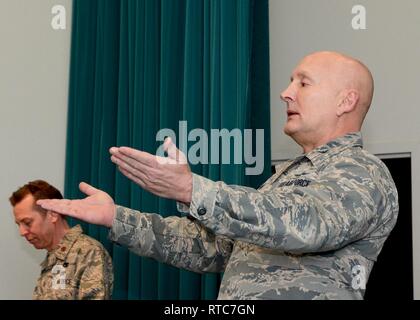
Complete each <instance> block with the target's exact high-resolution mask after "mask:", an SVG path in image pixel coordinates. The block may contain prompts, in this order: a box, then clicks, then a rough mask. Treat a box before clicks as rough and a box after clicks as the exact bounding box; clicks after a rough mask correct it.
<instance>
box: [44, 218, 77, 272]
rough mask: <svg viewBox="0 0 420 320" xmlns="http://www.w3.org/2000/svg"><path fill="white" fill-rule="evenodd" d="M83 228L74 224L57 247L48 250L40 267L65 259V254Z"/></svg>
mask: <svg viewBox="0 0 420 320" xmlns="http://www.w3.org/2000/svg"><path fill="white" fill-rule="evenodd" d="M82 232H83V230H82V227H81V226H80V225H77V226H74V227H73V228H71V229H70V230H69V231H67V233H66V234H65V235H64V237H63V239H61V241H60V243H59V244H58V246H57V248H55V249H54V250H52V251H50V252H48V254H47V257H46V258H45V260H44V261H43V262H42V263H41V267H43V268H45V267H47V266H49V265H51V264H55V261H56V260H62V261H64V260H66V257H67V254H68V253H69V251H70V249H71V248H72V246H73V244H74V242H75V241H76V240H77V238H79V236H80V235H81V234H82Z"/></svg>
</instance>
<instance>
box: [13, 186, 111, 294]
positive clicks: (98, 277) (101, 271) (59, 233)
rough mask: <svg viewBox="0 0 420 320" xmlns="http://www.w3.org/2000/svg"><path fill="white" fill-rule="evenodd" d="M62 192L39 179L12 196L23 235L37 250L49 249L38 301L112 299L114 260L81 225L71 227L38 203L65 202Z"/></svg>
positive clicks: (38, 292)
mask: <svg viewBox="0 0 420 320" xmlns="http://www.w3.org/2000/svg"><path fill="white" fill-rule="evenodd" d="M62 198H63V197H62V195H61V193H60V191H58V190H57V189H56V188H54V187H53V186H51V185H50V184H48V183H47V182H45V181H42V180H36V181H32V182H29V183H28V184H26V185H24V186H23V187H21V188H19V189H18V190H17V191H16V192H14V193H13V194H12V196H11V197H10V202H11V204H12V206H13V213H14V215H15V220H16V224H17V225H18V226H19V232H20V234H21V236H23V237H25V238H26V240H27V241H28V242H30V243H31V244H32V245H33V246H34V247H35V248H36V249H46V250H47V251H48V252H47V256H46V258H45V260H44V261H43V262H42V264H41V268H42V269H41V275H40V277H39V279H38V281H37V285H36V287H35V290H34V293H33V299H34V300H46V299H53V300H57V299H59V300H63V299H66V300H72V299H110V297H111V294H112V286H113V271H112V260H111V258H110V256H109V254H108V252H107V251H106V250H105V248H104V247H103V246H102V245H101V244H100V243H99V242H98V241H96V240H95V239H92V238H91V237H88V236H86V235H84V234H83V233H82V228H81V227H80V226H79V225H77V226H75V227H73V228H69V226H68V224H67V222H66V221H65V219H64V217H62V216H61V215H60V214H57V213H55V212H52V211H46V210H45V209H42V208H41V207H39V206H37V205H36V204H35V201H36V200H39V199H62Z"/></svg>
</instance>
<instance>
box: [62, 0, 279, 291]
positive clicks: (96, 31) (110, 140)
mask: <svg viewBox="0 0 420 320" xmlns="http://www.w3.org/2000/svg"><path fill="white" fill-rule="evenodd" d="M72 25H73V29H72V46H71V66H70V89H69V110H68V128H67V152H66V172H65V192H64V193H65V196H66V197H67V198H70V199H72V198H80V197H84V196H83V195H82V194H81V193H80V191H79V190H78V184H79V182H80V181H86V182H88V183H91V184H93V185H94V186H96V187H98V188H100V189H102V190H104V191H106V192H108V193H109V194H110V195H111V196H112V197H113V198H114V200H115V202H116V203H117V204H120V205H124V206H127V207H130V208H134V209H138V210H142V211H144V212H157V213H159V214H161V215H162V216H168V215H177V214H178V213H177V211H176V204H175V202H174V201H169V200H165V199H160V198H158V197H155V196H153V195H151V194H150V193H147V192H145V191H143V190H142V189H141V188H140V187H138V186H137V185H135V184H133V183H131V182H130V181H129V180H128V179H127V178H125V177H124V176H123V175H121V174H120V173H119V172H118V171H117V170H116V168H115V166H114V165H113V164H112V163H111V161H110V157H109V153H108V149H109V148H110V147H112V146H130V147H133V148H136V149H141V150H145V151H148V152H150V153H153V154H155V153H156V150H157V148H158V147H159V145H160V144H161V142H160V141H156V133H157V132H158V131H159V130H160V129H162V128H170V129H172V130H174V131H175V132H176V133H177V134H179V133H178V126H179V121H181V120H183V121H187V124H188V129H189V130H191V129H194V128H202V129H205V130H206V131H207V132H210V129H222V128H226V129H228V130H232V129H234V128H239V129H241V130H243V129H264V130H265V131H264V139H265V140H264V142H265V148H264V161H265V166H264V172H263V173H262V174H261V175H258V176H249V175H245V166H246V165H245V164H242V165H234V164H231V165H229V164H223V165H217V164H211V165H209V164H198V165H194V166H192V170H193V171H194V172H196V173H198V174H202V175H204V176H206V177H209V178H211V179H213V180H223V181H225V182H226V183H229V184H242V185H248V186H253V187H257V186H258V185H260V184H261V183H262V182H263V181H264V180H265V179H266V178H267V177H268V176H269V175H270V172H271V171H270V170H271V169H270V167H271V166H270V156H271V154H270V107H269V96H270V94H269V55H268V51H269V49H268V1H267V0H121V1H120V0H89V1H86V0H74V2H73V24H72ZM254 133H255V131H254ZM254 145H255V141H254ZM232 147H233V146H232ZM253 150H254V153H255V148H254V149H253ZM231 162H233V161H231ZM76 223H80V222H79V221H73V220H71V224H76ZM81 224H82V227H83V229H84V230H85V232H86V233H87V234H89V235H91V236H93V237H95V238H96V239H98V240H100V241H101V242H102V243H103V244H104V245H105V247H106V248H107V249H108V250H109V252H110V254H111V255H112V258H113V262H114V271H115V282H114V294H113V298H114V299H215V298H216V297H217V292H218V288H219V285H220V280H221V275H219V274H208V275H199V274H194V273H192V272H188V271H185V270H179V269H177V268H174V267H171V266H168V265H165V264H161V263H157V262H155V261H153V260H151V259H148V258H141V257H138V256H136V255H134V254H132V253H130V252H129V251H128V250H127V249H126V248H124V247H121V246H118V245H114V244H112V243H110V242H109V241H108V239H107V235H108V230H107V229H106V228H103V227H98V226H94V225H88V224H85V223H81Z"/></svg>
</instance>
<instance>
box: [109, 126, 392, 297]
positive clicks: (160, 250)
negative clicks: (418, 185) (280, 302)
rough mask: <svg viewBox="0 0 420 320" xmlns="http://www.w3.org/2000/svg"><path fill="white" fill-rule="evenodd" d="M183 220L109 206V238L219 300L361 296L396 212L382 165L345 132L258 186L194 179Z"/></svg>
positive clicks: (283, 166) (356, 137)
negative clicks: (200, 280)
mask: <svg viewBox="0 0 420 320" xmlns="http://www.w3.org/2000/svg"><path fill="white" fill-rule="evenodd" d="M179 209H180V210H182V211H183V212H188V213H189V215H190V216H189V217H188V218H186V217H182V218H180V217H168V218H162V217H161V216H159V215H156V214H146V213H140V212H138V211H134V210H131V209H127V208H124V207H117V215H116V218H115V221H114V224H113V226H112V228H111V230H110V235H109V236H110V238H111V240H114V241H117V242H118V243H120V244H123V245H126V246H128V247H129V249H130V250H132V251H133V252H135V253H137V254H139V255H142V256H147V257H152V258H155V259H156V260H158V261H161V262H164V263H168V264H171V265H174V266H177V267H180V268H184V269H188V270H192V271H195V272H199V273H203V272H224V276H223V280H222V283H221V287H220V291H219V297H218V298H219V299H363V295H364V292H365V287H366V282H367V279H368V277H369V274H370V271H371V269H372V266H373V264H374V262H375V261H376V259H377V256H378V254H379V253H380V251H381V249H382V246H383V244H384V242H385V240H386V239H387V237H388V236H389V234H390V232H391V230H392V229H393V227H394V225H395V223H396V219H397V215H398V195H397V190H396V187H395V185H394V182H393V180H392V177H391V175H390V174H389V171H388V169H387V168H386V166H385V165H384V164H383V163H382V162H381V161H380V160H379V159H378V158H376V157H375V156H373V155H371V154H369V153H368V152H367V151H365V150H363V145H362V137H361V134H360V133H359V132H358V133H350V134H347V135H345V136H343V137H341V138H338V139H336V140H334V141H331V142H329V143H327V144H326V145H323V146H321V147H319V148H317V149H314V150H312V151H311V152H309V153H308V154H306V155H302V156H299V157H297V158H296V159H294V160H292V161H288V162H286V163H283V164H281V165H279V166H277V167H276V173H275V174H274V175H273V176H272V177H271V178H270V179H269V180H267V182H266V183H264V184H263V185H262V186H261V187H260V188H259V189H258V190H255V189H251V188H247V187H241V186H228V185H226V184H224V183H223V182H213V181H210V180H208V179H206V178H203V177H200V176H198V175H193V195H192V202H191V204H190V207H186V206H185V205H180V204H179Z"/></svg>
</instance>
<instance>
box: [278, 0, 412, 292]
mask: <svg viewBox="0 0 420 320" xmlns="http://www.w3.org/2000/svg"><path fill="white" fill-rule="evenodd" d="M355 5H363V6H364V7H365V8H366V10H367V15H366V18H367V20H366V21H367V29H366V30H354V29H353V28H352V24H351V22H352V19H353V17H354V15H353V13H352V8H353V6H355ZM419 39H420V1H418V0H400V1H393V0H354V1H353V0H340V1H338V0H335V1H333V0H270V55H271V68H270V70H271V125H272V131H271V141H272V159H273V161H274V162H275V161H277V160H284V159H287V158H289V157H292V156H294V155H297V154H299V153H301V150H300V148H299V147H297V146H296V144H295V143H294V142H293V141H292V140H291V139H290V138H289V137H287V136H285V135H284V134H283V130H282V129H283V125H284V123H285V121H286V114H285V104H284V103H282V102H281V100H280V98H279V96H280V92H281V91H282V90H283V89H284V88H285V87H286V86H287V85H288V83H289V81H290V80H289V79H290V73H291V71H292V70H293V69H294V67H295V66H296V64H297V63H298V62H299V61H300V60H301V59H302V58H303V57H304V56H305V55H307V54H309V53H311V52H314V51H319V50H334V51H341V52H344V53H346V54H348V55H351V56H354V57H356V58H358V59H360V60H361V61H363V62H364V63H365V64H366V65H367V66H368V67H369V68H370V70H371V71H372V73H373V76H374V79H375V96H374V100H373V104H372V107H371V110H370V111H369V114H368V116H367V118H366V120H365V124H364V127H363V128H362V133H363V136H364V140H365V145H366V147H367V149H368V150H369V151H371V152H372V153H374V154H377V155H385V154H386V155H389V154H396V153H398V154H400V155H401V154H404V155H408V156H411V163H412V201H413V202H412V207H413V215H412V221H413V229H412V230H413V263H414V264H413V272H414V298H415V299H420V234H419V230H420V215H419V214H418V213H419V211H420V197H419V196H418V195H419V194H420V105H419V99H418V92H419V90H420V89H419V88H420V73H419V65H420V41H419Z"/></svg>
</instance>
